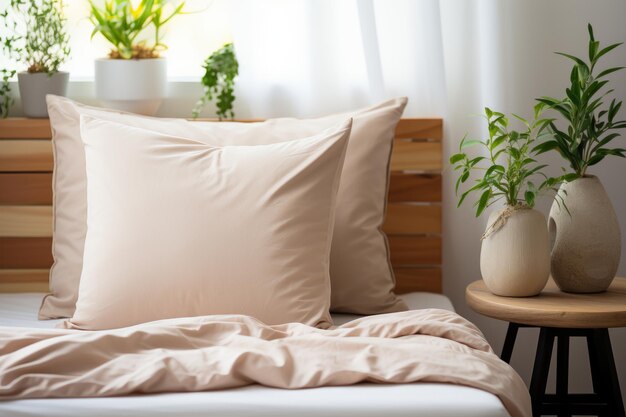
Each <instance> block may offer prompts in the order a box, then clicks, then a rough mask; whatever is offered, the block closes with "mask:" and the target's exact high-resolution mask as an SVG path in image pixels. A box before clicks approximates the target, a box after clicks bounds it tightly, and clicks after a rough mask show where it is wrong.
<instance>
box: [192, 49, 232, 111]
mask: <svg viewBox="0 0 626 417" xmlns="http://www.w3.org/2000/svg"><path fill="white" fill-rule="evenodd" d="M202 67H203V68H204V70H205V73H204V76H203V77H202V85H203V86H204V96H202V98H201V99H200V100H199V101H198V102H197V103H196V106H195V107H194V109H193V117H194V118H196V117H198V116H199V115H200V112H201V111H202V109H203V108H204V107H205V106H206V105H207V103H208V102H210V101H212V100H213V99H216V103H215V105H216V107H217V111H216V113H217V116H218V117H219V118H220V120H222V119H224V118H227V117H230V118H231V119H232V118H233V117H235V113H234V112H233V103H234V102H235V94H234V91H235V77H236V76H237V74H239V62H237V56H236V55H235V50H234V48H233V44H232V43H228V44H226V45H224V46H223V47H221V48H220V49H218V50H217V51H215V52H213V53H212V54H211V56H209V57H208V58H207V59H206V60H205V61H204V65H203V66H202Z"/></svg>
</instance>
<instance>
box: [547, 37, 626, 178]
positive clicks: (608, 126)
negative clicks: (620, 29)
mask: <svg viewBox="0 0 626 417" xmlns="http://www.w3.org/2000/svg"><path fill="white" fill-rule="evenodd" d="M587 28H588V31H589V48H588V49H589V61H588V62H586V61H585V60H584V59H581V58H577V57H575V56H573V55H569V54H565V53H561V52H557V54H559V55H562V56H564V57H566V58H569V59H571V60H572V61H574V67H573V68H572V71H571V74H570V83H571V84H570V87H569V88H567V89H566V90H565V98H563V99H561V100H558V99H556V98H552V97H541V98H539V99H537V100H538V101H539V102H541V103H544V104H546V105H548V106H550V108H552V109H554V110H556V111H557V112H558V113H559V114H560V115H561V116H562V117H563V118H564V119H565V122H566V123H567V128H566V129H559V128H558V127H557V126H556V125H555V123H550V129H551V130H552V132H553V134H554V136H553V138H552V139H551V140H548V141H546V142H544V143H542V144H540V145H538V146H537V147H536V148H535V150H536V151H537V152H538V153H543V152H547V151H551V150H556V151H558V152H559V153H560V154H561V156H562V157H563V158H565V159H566V160H567V161H568V162H569V163H570V166H571V167H572V169H573V171H574V172H575V173H576V175H577V176H579V177H582V176H584V175H585V173H586V172H587V168H589V167H590V166H592V165H595V164H597V163H598V162H600V161H602V160H603V159H604V158H605V157H606V156H607V155H616V156H621V157H622V158H623V157H626V149H623V148H609V147H607V145H608V144H609V143H610V142H611V141H613V140H614V139H615V138H617V137H619V136H620V134H619V133H617V132H615V130H617V129H623V128H625V127H626V121H624V120H616V119H615V117H616V116H617V113H618V112H619V110H620V107H621V106H622V102H621V101H616V100H615V99H613V100H611V102H610V104H609V105H608V108H607V107H606V106H604V99H605V98H606V96H608V95H609V94H611V93H612V92H613V90H608V91H605V92H602V89H603V88H604V87H605V86H606V85H607V84H608V82H609V81H608V80H606V79H605V77H606V76H607V75H609V74H612V73H614V72H616V71H619V70H622V69H623V68H624V67H613V68H608V69H605V70H603V71H601V72H600V73H598V74H596V73H595V70H596V69H597V68H596V65H597V64H598V62H599V61H600V58H602V57H603V56H605V55H606V54H607V53H609V52H611V51H612V50H613V49H615V48H617V47H618V46H620V45H621V43H614V44H612V45H609V46H607V47H605V48H603V49H601V48H600V42H599V41H597V40H595V38H594V36H593V28H592V27H591V25H588V26H587ZM603 106H604V108H603Z"/></svg>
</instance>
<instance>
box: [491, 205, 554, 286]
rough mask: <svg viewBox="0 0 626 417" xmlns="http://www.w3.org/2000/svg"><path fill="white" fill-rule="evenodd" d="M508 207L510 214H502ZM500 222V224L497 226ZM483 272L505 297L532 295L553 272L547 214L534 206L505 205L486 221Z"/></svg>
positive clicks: (544, 283)
mask: <svg viewBox="0 0 626 417" xmlns="http://www.w3.org/2000/svg"><path fill="white" fill-rule="evenodd" d="M505 210H509V214H508V216H505V217H504V218H502V217H501V216H502V215H503V213H504V211H505ZM497 222H503V223H501V227H494V225H497V224H498V223H497ZM480 272H481V274H482V277H483V280H484V281H485V285H486V286H487V288H489V290H490V291H491V292H492V293H494V294H496V295H500V296H505V297H530V296H533V295H537V294H539V293H540V292H541V290H542V289H543V288H544V287H545V286H546V283H547V282H548V278H549V276H550V239H549V235H548V227H547V225H546V218H545V216H544V215H543V214H542V213H541V212H539V211H537V210H534V209H529V208H519V209H515V210H511V208H505V209H503V210H500V211H496V212H493V213H492V214H491V215H490V216H489V220H488V222H487V231H486V233H485V236H484V237H483V241H482V247H481V251H480Z"/></svg>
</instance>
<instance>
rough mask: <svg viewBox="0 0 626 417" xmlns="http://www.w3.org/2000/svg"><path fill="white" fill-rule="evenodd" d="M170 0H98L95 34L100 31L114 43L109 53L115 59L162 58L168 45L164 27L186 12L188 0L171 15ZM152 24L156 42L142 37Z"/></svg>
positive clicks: (91, 1)
mask: <svg viewBox="0 0 626 417" xmlns="http://www.w3.org/2000/svg"><path fill="white" fill-rule="evenodd" d="M166 3H167V0H141V1H140V2H139V3H138V4H137V6H136V7H135V6H133V2H132V1H131V0H104V4H103V6H102V7H98V6H97V5H96V3H95V2H94V0H89V4H90V6H91V15H90V20H91V22H92V23H93V25H94V29H93V32H92V33H91V37H92V38H93V37H94V36H95V35H96V34H97V33H100V34H101V35H102V36H104V38H105V39H106V40H107V41H109V43H110V44H111V45H112V47H113V48H112V49H111V51H110V52H109V57H110V58H113V59H143V58H158V57H159V54H160V52H161V51H163V50H164V49H167V46H166V45H165V44H164V43H163V42H162V39H161V38H162V35H163V33H162V29H163V26H165V24H167V23H168V22H169V21H170V20H172V19H173V18H174V16H176V15H179V14H182V13H183V7H184V6H185V3H184V2H180V3H179V4H178V5H177V6H176V7H175V8H174V10H173V11H172V12H171V13H169V14H168V15H167V16H166V14H165V12H164V7H165V4H166ZM150 28H152V30H153V32H152V33H151V35H152V42H150V43H149V42H148V40H147V39H145V38H144V39H139V36H140V35H146V33H147V32H148V31H149V29H150Z"/></svg>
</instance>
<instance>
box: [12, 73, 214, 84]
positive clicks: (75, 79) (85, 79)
mask: <svg viewBox="0 0 626 417" xmlns="http://www.w3.org/2000/svg"><path fill="white" fill-rule="evenodd" d="M201 78H202V75H198V76H192V75H184V76H183V75H178V76H171V77H167V82H168V83H172V84H174V83H175V84H178V83H200V80H201ZM94 80H95V78H94V76H92V75H89V76H87V75H85V76H74V75H72V74H70V83H93V82H94ZM9 82H10V83H17V78H13V79H11V80H10V81H9Z"/></svg>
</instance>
